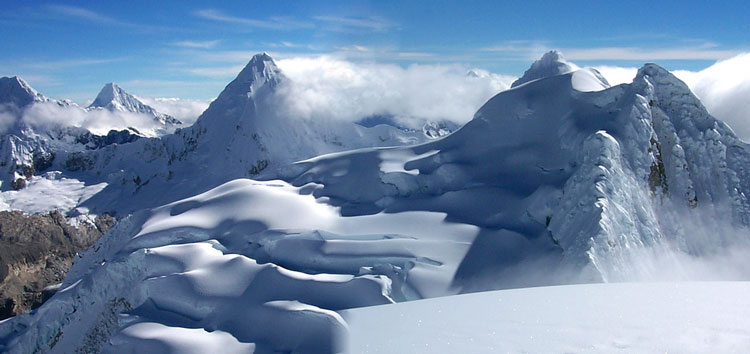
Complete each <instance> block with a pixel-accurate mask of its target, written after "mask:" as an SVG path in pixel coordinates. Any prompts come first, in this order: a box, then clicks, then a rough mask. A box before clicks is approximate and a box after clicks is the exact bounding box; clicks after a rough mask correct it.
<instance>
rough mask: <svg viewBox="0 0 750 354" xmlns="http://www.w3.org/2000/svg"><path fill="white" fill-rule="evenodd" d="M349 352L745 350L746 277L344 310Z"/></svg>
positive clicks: (749, 340) (748, 338) (748, 336)
mask: <svg viewBox="0 0 750 354" xmlns="http://www.w3.org/2000/svg"><path fill="white" fill-rule="evenodd" d="M343 316H344V318H345V319H346V320H347V322H348V323H349V333H350V340H349V344H348V350H347V353H352V354H353V353H357V354H381V353H382V354H392V353H410V354H443V353H445V354H449V353H450V354H452V353H472V354H482V353H644V354H646V353H745V352H747V350H748V348H750V283H748V282H700V283H611V284H588V285H569V286H556V287H539V288H526V289H516V290H502V291H493V292H485V293H477V294H469V295H459V296H450V297H443V298H437V299H429V300H420V301H413V302H408V303H401V304H395V305H387V306H375V307H368V308H361V309H354V310H347V311H344V313H343Z"/></svg>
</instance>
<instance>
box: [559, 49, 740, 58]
mask: <svg viewBox="0 0 750 354" xmlns="http://www.w3.org/2000/svg"><path fill="white" fill-rule="evenodd" d="M562 52H563V53H565V57H566V58H568V59H570V60H637V61H650V60H651V61H653V60H717V59H724V58H729V57H732V56H734V55H737V54H739V53H741V52H742V51H740V50H735V49H717V48H714V47H711V46H696V47H680V48H639V47H604V48H563V49H562Z"/></svg>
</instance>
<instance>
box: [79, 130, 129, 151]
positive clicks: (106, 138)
mask: <svg viewBox="0 0 750 354" xmlns="http://www.w3.org/2000/svg"><path fill="white" fill-rule="evenodd" d="M131 129H132V128H131ZM140 138H141V136H140V135H138V131H137V130H135V129H132V131H131V130H128V129H123V130H114V129H113V130H110V131H109V133H107V135H96V134H92V133H90V132H86V133H85V134H81V135H79V136H77V137H76V142H77V143H79V144H83V145H86V147H87V148H88V149H89V150H96V149H101V148H103V147H105V146H108V145H112V144H120V145H122V144H127V143H132V142H134V141H136V140H138V139H140Z"/></svg>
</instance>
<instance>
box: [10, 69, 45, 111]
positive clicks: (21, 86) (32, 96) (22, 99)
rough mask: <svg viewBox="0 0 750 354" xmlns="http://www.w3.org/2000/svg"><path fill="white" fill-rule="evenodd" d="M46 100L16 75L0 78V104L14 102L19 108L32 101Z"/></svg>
mask: <svg viewBox="0 0 750 354" xmlns="http://www.w3.org/2000/svg"><path fill="white" fill-rule="evenodd" d="M47 100H48V98H46V97H44V95H42V94H41V93H39V92H37V91H36V90H34V89H33V88H32V87H31V86H30V85H29V84H28V83H26V81H24V80H23V79H22V78H20V77H18V76H13V77H2V78H0V104H14V105H16V107H19V108H21V107H24V106H26V105H28V104H31V103H33V102H45V101H47Z"/></svg>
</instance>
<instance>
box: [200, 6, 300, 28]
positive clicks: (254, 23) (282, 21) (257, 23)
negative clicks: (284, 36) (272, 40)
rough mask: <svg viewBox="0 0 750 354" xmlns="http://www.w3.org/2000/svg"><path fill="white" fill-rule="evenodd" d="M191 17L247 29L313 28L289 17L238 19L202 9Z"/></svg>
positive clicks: (212, 10)
mask: <svg viewBox="0 0 750 354" xmlns="http://www.w3.org/2000/svg"><path fill="white" fill-rule="evenodd" d="M193 15H195V16H197V17H200V18H203V19H206V20H211V21H217V22H224V23H231V24H238V25H243V26H247V27H256V28H264V29H273V30H292V29H300V28H310V27H313V25H312V24H311V23H308V22H305V21H298V20H295V19H293V18H290V17H281V16H277V17H270V18H268V19H263V20H260V19H253V18H245V17H238V16H233V15H229V14H226V13H223V12H221V11H219V10H215V9H204V10H198V11H195V12H193Z"/></svg>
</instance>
